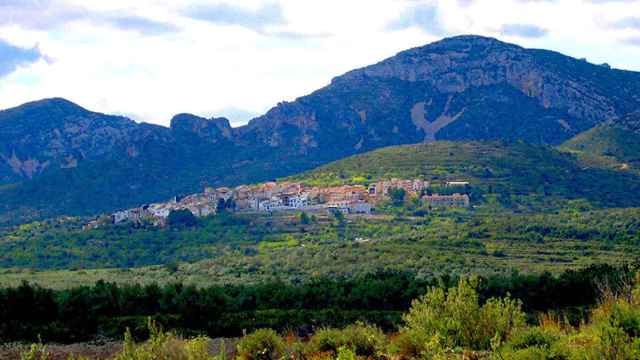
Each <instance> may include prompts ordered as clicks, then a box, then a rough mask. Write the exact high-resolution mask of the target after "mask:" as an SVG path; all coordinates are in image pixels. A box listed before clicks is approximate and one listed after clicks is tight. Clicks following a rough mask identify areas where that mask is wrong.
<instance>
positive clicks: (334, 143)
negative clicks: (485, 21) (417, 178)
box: [0, 36, 640, 217]
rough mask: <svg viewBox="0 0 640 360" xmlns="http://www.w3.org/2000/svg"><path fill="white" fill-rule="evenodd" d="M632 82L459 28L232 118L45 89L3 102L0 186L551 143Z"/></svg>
mask: <svg viewBox="0 0 640 360" xmlns="http://www.w3.org/2000/svg"><path fill="white" fill-rule="evenodd" d="M639 94H640V73H636V72H630V71H623V70H616V69H609V68H607V67H604V66H600V65H594V64H590V63H587V62H585V61H582V60H578V59H573V58H570V57H568V56H565V55H562V54H560V53H556V52H552V51H547V50H538V49H526V48H523V47H520V46H518V45H514V44H508V43H504V42H502V41H499V40H496V39H491V38H485V37H479V36H459V37H454V38H448V39H443V40H441V41H438V42H435V43H432V44H428V45H425V46H422V47H416V48H413V49H409V50H405V51H403V52H400V53H398V54H397V55H395V56H393V57H390V58H388V59H385V60H383V61H380V62H378V63H376V64H373V65H370V66H367V67H363V68H360V69H355V70H352V71H349V72H347V73H345V74H343V75H341V76H338V77H335V78H334V79H333V80H332V81H331V83H330V84H329V85H327V86H325V87H323V88H321V89H318V90H316V91H314V92H312V93H311V94H309V95H305V96H301V97H299V98H297V99H296V100H294V101H291V102H282V103H280V104H278V105H276V106H275V107H273V108H271V109H270V110H269V111H268V112H267V113H265V114H264V115H262V116H259V117H256V118H254V119H252V120H251V121H250V122H249V123H248V124H247V125H245V126H241V127H237V128H232V127H231V126H230V124H229V121H228V120H227V119H224V118H212V119H205V118H203V117H198V116H196V115H192V114H178V115H176V116H175V117H174V118H173V119H172V121H171V125H170V126H169V127H163V126H157V125H151V124H144V123H141V124H138V123H136V122H134V121H132V120H130V119H126V118H124V117H119V116H111V115H104V114H99V113H94V112H90V111H88V110H86V109H84V108H82V107H80V106H76V105H75V104H73V103H70V102H68V101H66V100H63V99H60V98H53V99H45V100H43V101H41V102H32V103H28V104H25V105H23V106H22V107H17V108H14V109H8V110H5V111H2V112H0V195H1V196H2V197H3V198H4V199H9V200H8V201H5V204H3V205H1V206H0V207H1V209H0V214H9V213H13V212H15V211H17V209H19V208H27V209H34V212H37V213H39V214H48V213H55V212H60V213H78V212H86V213H91V212H96V211H103V210H109V209H113V208H118V207H125V206H128V205H131V204H135V203H141V202H146V201H154V200H159V199H162V198H163V197H165V196H166V195H167V194H175V193H181V192H193V191H194V190H198V189H199V188H201V187H202V186H205V185H236V184H241V183H252V182H256V181H264V180H269V179H273V178H276V177H283V176H287V175H291V174H294V173H298V172H301V171H305V170H309V169H311V168H314V167H317V166H319V165H322V164H325V163H328V162H331V161H334V160H337V159H340V158H344V157H347V156H351V155H354V154H358V153H364V152H367V151H371V150H375V149H378V148H382V147H387V146H394V145H402V144H413V143H421V142H430V141H434V140H452V141H457V140H505V141H518V140H522V141H525V142H529V143H533V144H550V145H557V144H561V143H563V142H564V141H566V140H568V139H570V138H572V137H574V136H575V135H577V134H579V133H581V132H583V131H585V130H588V129H591V128H593V127H594V126H597V125H599V124H603V123H607V122H610V121H613V119H616V118H624V116H625V115H627V114H629V113H633V112H634V111H638V109H640V95H639ZM25 109H26V110H28V111H26V110H25ZM96 177H98V178H100V177H103V179H96ZM104 187H107V188H108V190H105V189H104ZM141 189H142V190H141ZM55 193H62V194H64V195H56V194H55ZM91 198H93V199H94V200H93V201H91ZM42 199H51V200H55V203H57V204H59V208H60V209H54V207H53V206H50V205H47V204H44V203H43V200H42ZM134 201H135V203H134ZM43 209H44V210H43ZM0 216H1V215H0ZM5 217H6V216H5Z"/></svg>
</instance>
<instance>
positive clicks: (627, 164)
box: [561, 124, 640, 174]
mask: <svg viewBox="0 0 640 360" xmlns="http://www.w3.org/2000/svg"><path fill="white" fill-rule="evenodd" d="M561 148H562V149H563V150H567V151H570V152H572V153H574V154H576V155H577V156H578V158H579V159H580V160H581V161H582V162H583V163H585V164H587V165H589V166H595V167H609V168H612V169H616V170H622V171H629V172H633V173H636V174H639V173H640V134H639V133H637V132H633V131H629V130H627V129H625V128H623V127H622V126H619V125H615V124H610V125H602V126H597V127H595V128H593V129H591V130H588V131H585V132H583V133H581V134H579V135H577V136H576V137H574V138H573V139H571V140H569V141H567V142H566V143H564V144H563V145H562V147H561Z"/></svg>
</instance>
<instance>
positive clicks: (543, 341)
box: [506, 327, 561, 350]
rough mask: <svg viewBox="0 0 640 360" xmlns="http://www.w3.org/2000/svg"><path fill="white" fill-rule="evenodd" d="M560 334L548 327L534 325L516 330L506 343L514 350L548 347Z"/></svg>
mask: <svg viewBox="0 0 640 360" xmlns="http://www.w3.org/2000/svg"><path fill="white" fill-rule="evenodd" d="M560 336H561V334H559V333H557V332H554V331H551V330H548V329H542V328H540V327H532V328H526V329H520V330H518V331H515V332H514V333H513V334H512V335H511V337H510V338H509V341H508V342H507V344H506V345H507V346H508V347H510V348H512V349H513V350H520V349H526V348H529V347H541V348H547V349H548V348H551V345H553V344H554V343H555V342H556V341H558V339H559V338H560Z"/></svg>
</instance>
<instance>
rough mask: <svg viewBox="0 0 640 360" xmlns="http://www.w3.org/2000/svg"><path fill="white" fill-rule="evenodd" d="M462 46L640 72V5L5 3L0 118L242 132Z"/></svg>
mask: <svg viewBox="0 0 640 360" xmlns="http://www.w3.org/2000/svg"><path fill="white" fill-rule="evenodd" d="M462 34H477V35H485V36H492V37H497V38H499V39H501V40H503V41H507V42H512V43H516V44H519V45H522V46H525V47H534V48H545V49H550V50H556V51H560V52H562V53H565V54H567V55H570V56H574V57H577V58H586V59H587V60H588V61H590V62H593V63H598V64H599V63H604V62H606V63H609V64H610V65H611V66H613V67H615V68H621V69H627V70H635V71H640V0H220V1H214V0H209V1H205V0H181V1H162V0H136V1H130V0H109V1H103V0H0V109H3V108H9V107H13V106H17V105H20V104H22V103H25V102H28V101H33V100H38V99H42V98H50V97H64V98H66V99H69V100H71V101H73V102H75V103H78V104H79V105H81V106H83V107H85V108H87V109H90V110H93V111H99V112H104V113H109V114H119V115H124V116H128V117H130V118H132V119H134V120H136V121H140V122H142V121H143V122H149V123H155V124H160V125H168V124H169V121H170V119H171V117H172V116H173V115H175V114H178V113H182V112H188V113H193V114H196V115H200V116H205V117H213V116H216V117H217V116H226V117H228V118H229V119H230V120H231V121H232V124H233V125H234V126H238V125H241V124H243V123H246V122H247V121H248V120H249V119H250V118H252V117H255V116H257V115H260V114H263V113H264V112H266V111H267V110H268V109H269V108H271V107H273V106H275V105H276V104H277V103H278V102H281V101H292V100H294V99H295V98H297V97H300V96H303V95H305V94H308V93H310V92H312V91H314V90H316V89H318V88H321V87H323V86H325V85H327V84H329V83H330V81H331V79H332V78H333V77H335V76H339V75H341V74H343V73H345V72H347V71H349V70H351V69H354V68H358V67H362V66H366V65H369V64H372V63H376V62H378V61H381V60H383V59H385V58H387V57H390V56H393V55H395V54H396V53H398V52H400V51H402V50H405V49H408V48H412V47H416V46H422V45H425V44H427V43H430V42H433V41H436V40H439V39H442V38H444V37H448V36H455V35H462Z"/></svg>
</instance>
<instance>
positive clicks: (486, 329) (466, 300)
mask: <svg viewBox="0 0 640 360" xmlns="http://www.w3.org/2000/svg"><path fill="white" fill-rule="evenodd" d="M476 287H477V281H476V280H474V279H471V280H469V279H461V280H460V281H459V283H458V286H457V287H454V288H450V289H449V290H448V291H446V292H445V290H443V289H440V288H432V289H431V290H429V292H427V294H425V295H424V296H423V297H421V298H419V299H417V300H414V301H413V302H412V304H411V309H410V310H409V313H408V314H406V315H405V316H404V321H405V323H406V325H405V327H404V328H403V329H402V330H401V331H402V333H403V337H408V339H404V340H403V344H404V345H403V346H405V347H415V349H410V348H405V349H403V350H400V351H406V352H411V351H413V352H415V351H418V352H422V351H424V350H425V349H421V348H420V346H423V347H424V345H421V344H425V343H434V342H435V343H438V344H440V345H441V346H442V347H443V348H445V349H453V348H457V347H464V348H468V349H474V350H488V349H489V348H490V347H492V346H496V345H499V344H500V343H501V342H503V341H504V340H505V339H506V338H507V337H508V335H509V334H510V333H511V331H512V330H513V329H515V328H518V327H522V326H523V325H524V323H525V315H524V313H523V312H522V309H521V303H520V302H519V301H516V300H512V299H509V298H505V299H489V301H487V303H486V304H485V305H483V306H480V304H479V299H478V293H477V291H476Z"/></svg>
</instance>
